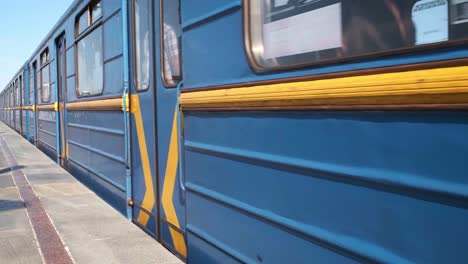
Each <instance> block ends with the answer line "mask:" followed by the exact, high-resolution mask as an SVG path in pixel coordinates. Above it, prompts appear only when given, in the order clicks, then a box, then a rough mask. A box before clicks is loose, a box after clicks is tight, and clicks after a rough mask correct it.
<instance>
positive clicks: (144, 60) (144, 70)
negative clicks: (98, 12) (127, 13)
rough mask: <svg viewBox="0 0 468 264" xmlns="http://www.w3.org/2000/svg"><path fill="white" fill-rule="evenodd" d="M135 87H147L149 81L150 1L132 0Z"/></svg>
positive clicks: (140, 89) (141, 89)
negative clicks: (133, 11)
mask: <svg viewBox="0 0 468 264" xmlns="http://www.w3.org/2000/svg"><path fill="white" fill-rule="evenodd" d="M134 10H135V13H134V20H135V21H134V27H135V29H134V32H135V36H134V52H135V63H134V65H135V89H136V90H137V91H143V90H146V89H148V86H149V81H150V17H151V16H150V10H151V8H150V1H149V0H134Z"/></svg>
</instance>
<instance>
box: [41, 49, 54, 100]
mask: <svg viewBox="0 0 468 264" xmlns="http://www.w3.org/2000/svg"><path fill="white" fill-rule="evenodd" d="M43 54H46V61H45V62H44V61H43V60H42V56H43ZM39 61H40V68H39V77H40V84H41V86H40V88H41V103H50V100H51V99H52V98H51V97H52V96H51V89H50V84H51V81H50V52H49V47H46V48H45V49H44V50H43V51H42V52H41V54H40V58H39ZM46 67H48V72H49V73H48V75H49V96H48V97H47V100H44V82H43V73H42V71H43V70H44V69H45V68H46Z"/></svg>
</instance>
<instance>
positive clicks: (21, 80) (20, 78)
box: [19, 75, 25, 105]
mask: <svg viewBox="0 0 468 264" xmlns="http://www.w3.org/2000/svg"><path fill="white" fill-rule="evenodd" d="M19 84H20V90H21V105H24V96H25V89H24V79H23V75H20V77H19Z"/></svg>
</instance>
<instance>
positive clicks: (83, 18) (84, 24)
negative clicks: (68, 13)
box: [76, 10, 90, 34]
mask: <svg viewBox="0 0 468 264" xmlns="http://www.w3.org/2000/svg"><path fill="white" fill-rule="evenodd" d="M89 24H90V21H89V11H87V10H86V11H85V12H84V13H83V14H81V15H80V17H79V18H78V23H77V25H76V30H77V32H76V34H80V33H81V32H83V31H85V29H87V28H88V27H89Z"/></svg>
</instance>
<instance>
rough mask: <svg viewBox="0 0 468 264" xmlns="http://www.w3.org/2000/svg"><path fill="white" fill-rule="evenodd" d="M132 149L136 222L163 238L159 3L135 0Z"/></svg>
mask: <svg viewBox="0 0 468 264" xmlns="http://www.w3.org/2000/svg"><path fill="white" fill-rule="evenodd" d="M129 3H130V6H131V8H130V10H131V12H130V17H131V20H132V21H130V23H129V25H131V27H130V28H131V30H130V32H131V39H132V40H131V41H130V44H131V49H130V51H131V55H132V56H131V58H133V60H132V61H131V64H132V66H133V67H131V69H132V74H131V76H132V78H131V79H132V80H133V81H132V82H131V85H130V87H131V94H132V95H131V100H130V105H131V112H132V115H131V131H132V132H131V146H132V201H133V203H132V204H133V207H132V220H133V222H134V223H135V224H137V225H138V226H140V227H141V228H142V229H144V230H145V231H147V232H148V233H150V234H152V235H153V236H154V237H155V238H157V239H159V220H158V219H159V207H158V204H159V203H158V200H157V190H158V188H157V187H158V182H157V176H156V172H157V167H156V166H157V165H156V162H155V161H156V160H157V157H156V153H157V152H156V144H157V141H156V132H155V122H156V120H155V115H154V112H155V110H156V105H155V90H156V82H155V80H154V78H153V71H152V67H150V65H153V62H154V57H153V56H152V55H153V54H154V50H153V49H154V45H153V44H154V43H153V41H152V39H154V36H153V34H154V33H155V31H154V29H153V25H152V23H151V18H152V17H153V8H154V5H155V3H156V1H153V0H131V1H129Z"/></svg>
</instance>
